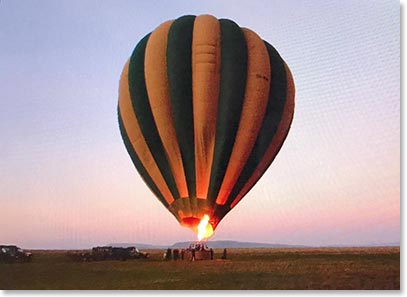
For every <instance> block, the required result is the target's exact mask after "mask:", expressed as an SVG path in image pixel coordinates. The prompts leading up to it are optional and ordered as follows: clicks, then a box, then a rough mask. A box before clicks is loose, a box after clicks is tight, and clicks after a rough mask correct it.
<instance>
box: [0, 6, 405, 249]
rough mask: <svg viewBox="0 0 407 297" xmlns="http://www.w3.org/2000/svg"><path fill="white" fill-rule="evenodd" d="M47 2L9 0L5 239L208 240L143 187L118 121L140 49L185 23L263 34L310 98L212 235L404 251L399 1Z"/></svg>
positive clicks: (1, 123) (1, 211) (3, 38)
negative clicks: (126, 74)
mask: <svg viewBox="0 0 407 297" xmlns="http://www.w3.org/2000/svg"><path fill="white" fill-rule="evenodd" d="M40 4H41V5H38V3H37V2H36V1H32V2H30V1H25V2H24V3H22V2H18V1H5V2H4V3H3V2H2V3H1V4H0V26H1V28H2V33H1V35H0V44H2V55H1V56H0V65H2V70H3V71H1V72H0V89H1V90H2V94H3V100H1V103H0V104H1V105H0V133H1V135H2V142H0V154H1V158H0V168H1V170H0V202H1V208H0V243H10V244H12V243H15V244H18V245H20V246H22V247H24V248H81V247H84V248H88V247H91V246H94V245H101V244H107V243H112V242H135V243H153V244H172V243H173V242H175V241H181V240H182V241H183V240H194V239H195V238H196V236H195V234H194V233H192V232H191V231H190V230H188V229H186V228H183V227H181V226H179V225H178V222H177V221H176V220H175V218H173V217H172V215H170V213H169V212H168V211H167V210H166V209H165V208H164V207H163V206H162V205H161V204H160V202H158V200H157V199H155V197H154V196H153V194H152V193H151V192H150V191H149V190H148V188H147V186H145V185H144V183H143V182H142V180H141V178H140V177H139V175H138V173H137V172H136V170H135V169H134V167H133V165H132V163H131V160H130V158H129V157H128V155H127V152H126V150H125V148H124V145H123V142H122V140H121V137H120V133H119V128H118V124H117V114H116V107H117V90H118V81H119V75H120V72H121V70H122V67H123V65H124V62H125V61H126V59H127V58H128V56H129V55H130V53H131V51H132V50H133V48H134V46H135V44H136V42H137V41H138V40H139V39H140V38H141V37H143V36H144V35H145V34H146V33H147V32H149V31H151V30H153V29H154V28H155V27H156V26H157V25H159V24H160V23H162V22H163V21H165V20H167V19H171V18H175V17H179V16H181V15H183V14H186V13H191V14H203V13H210V14H213V15H215V16H217V17H227V18H230V19H233V20H235V21H236V22H237V23H238V24H239V25H241V26H243V27H248V28H251V29H253V30H254V31H256V32H258V33H259V35H261V37H262V38H263V39H265V40H268V41H269V42H270V43H271V44H273V45H274V46H275V47H276V48H277V49H278V51H279V52H280V54H281V55H282V57H283V58H284V60H286V61H287V63H288V65H289V66H290V68H291V70H292V72H293V75H294V79H295V83H296V90H297V93H296V110H295V115H294V122H293V125H292V128H291V131H290V133H289V135H288V138H287V141H286V143H285V144H284V146H283V148H282V150H281V151H280V154H279V155H278V157H277V158H276V160H275V162H274V163H273V164H272V166H271V167H270V168H269V170H268V171H267V173H266V174H265V175H264V176H263V178H262V179H261V181H260V182H259V183H258V184H257V185H256V186H255V187H254V188H253V189H252V191H251V192H250V193H249V194H248V195H247V196H246V197H245V198H244V199H243V200H242V201H241V203H240V204H239V205H238V206H237V207H236V208H234V209H233V211H232V212H230V213H229V214H228V215H227V216H226V217H225V218H224V220H223V221H222V222H221V223H220V225H219V227H218V229H217V230H216V232H215V235H214V236H213V240H222V239H230V240H240V241H256V242H269V243H289V244H304V245H341V244H345V245H366V244H378V243H398V242H400V48H399V47H400V19H399V16H400V7H399V3H398V2H384V1H382V2H380V1H358V2H354V1H353V2H352V1H312V2H310V3H302V2H298V1H284V2H280V1H279V2H277V1H256V2H250V1H248V2H245V3H239V4H236V3H235V2H233V3H232V2H231V1H223V2H222V3H221V4H219V2H218V1H205V4H202V3H198V2H196V1H193V3H192V2H191V3H188V4H181V3H173V2H171V5H169V6H168V5H167V6H165V5H164V6H163V5H158V4H157V2H154V1H145V2H137V4H136V2H134V3H132V2H130V3H126V2H116V1H110V2H109V1H105V2H103V3H99V2H98V4H95V3H94V2H91V1H89V2H83V1H66V2H58V3H56V2H54V1H41V2H40ZM157 5H158V6H157ZM133 6H134V7H133ZM160 7H165V9H160ZM135 11H137V15H136V14H135ZM247 11H250V14H247ZM253 16H256V17H253Z"/></svg>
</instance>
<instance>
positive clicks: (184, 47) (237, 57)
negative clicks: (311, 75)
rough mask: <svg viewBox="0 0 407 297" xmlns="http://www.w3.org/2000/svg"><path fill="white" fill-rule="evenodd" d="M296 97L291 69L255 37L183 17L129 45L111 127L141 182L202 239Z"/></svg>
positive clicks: (278, 139)
mask: <svg viewBox="0 0 407 297" xmlns="http://www.w3.org/2000/svg"><path fill="white" fill-rule="evenodd" d="M294 96H295V89H294V82H293V77H292V74H291V72H290V70H289V68H288V66H287V65H286V63H285V62H284V61H283V59H282V58H281V57H280V55H279V53H278V52H277V51H276V49H274V47H273V46H271V45H270V44H269V43H267V42H266V41H264V40H262V39H261V38H260V37H259V36H258V35H257V34H256V33H254V32H253V31H251V30H249V29H246V28H240V27H239V26H238V25H237V24H236V23H234V22H233V21H231V20H228V19H219V20H218V19H217V18H215V17H213V16H210V15H200V16H193V15H187V16H182V17H180V18H178V19H176V20H170V21H167V22H165V23H163V24H161V25H160V26H158V27H157V28H156V29H155V30H154V31H153V32H151V33H149V34H147V35H146V36H145V37H144V38H143V39H141V41H140V42H139V43H138V44H137V46H136V47H135V49H134V51H133V53H132V55H131V57H130V58H129V60H128V61H127V63H126V64H125V66H124V69H123V72H122V75H121V79H120V89H119V104H118V121H119V127H120V131H121V135H122V138H123V141H124V144H125V146H126V149H127V151H128V153H129V155H130V157H131V159H132V161H133V163H134V165H135V167H136V169H137V171H138V172H139V173H140V175H141V177H142V178H143V180H144V182H145V183H146V184H147V185H148V187H149V188H150V189H151V191H152V192H153V193H154V195H155V196H156V197H157V198H158V199H159V200H160V201H161V203H162V204H163V205H164V206H165V207H166V208H167V209H168V210H169V211H170V212H171V213H172V214H173V215H174V216H175V218H176V219H177V220H178V221H179V222H180V224H181V225H183V226H186V227H190V228H191V229H193V230H194V231H195V232H198V231H199V232H200V235H199V236H200V237H201V238H202V237H209V236H210V235H211V234H212V232H213V231H214V230H215V229H216V227H217V226H218V224H219V222H220V221H221V220H222V218H223V217H224V216H225V215H226V214H227V213H228V212H229V211H230V210H231V209H233V208H234V207H235V206H236V205H237V204H238V203H239V201H241V199H242V198H243V197H244V196H245V195H246V194H247V193H248V191H249V190H250V189H251V188H252V187H253V186H254V185H255V184H256V182H257V181H258V180H259V179H260V178H261V176H262V175H263V174H264V172H265V171H266V170H267V168H268V167H269V166H270V164H271V163H272V161H273V160H274V158H275V157H276V155H277V153H278V152H279V150H280V148H281V146H282V145H283V142H284V140H285V138H286V137H287V134H288V131H289V129H290V125H291V122H292V119H293V113H294ZM202 230H203V231H202Z"/></svg>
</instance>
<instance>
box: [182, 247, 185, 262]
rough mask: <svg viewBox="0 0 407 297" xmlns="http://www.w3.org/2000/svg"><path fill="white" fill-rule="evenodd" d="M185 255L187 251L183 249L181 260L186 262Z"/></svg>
mask: <svg viewBox="0 0 407 297" xmlns="http://www.w3.org/2000/svg"><path fill="white" fill-rule="evenodd" d="M184 255H185V250H184V249H182V250H181V260H184Z"/></svg>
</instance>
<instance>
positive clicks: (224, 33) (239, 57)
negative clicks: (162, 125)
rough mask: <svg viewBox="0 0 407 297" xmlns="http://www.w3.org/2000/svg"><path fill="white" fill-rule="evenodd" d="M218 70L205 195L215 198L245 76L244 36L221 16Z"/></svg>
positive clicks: (230, 145) (231, 142) (236, 121)
mask: <svg viewBox="0 0 407 297" xmlns="http://www.w3.org/2000/svg"><path fill="white" fill-rule="evenodd" d="M219 22H220V28H221V74H220V91H219V103H218V113H217V122H216V137H215V149H214V157H213V163H212V170H211V178H210V184H209V191H208V198H207V199H209V200H211V201H215V200H216V198H217V195H218V193H219V190H220V186H221V185H222V181H223V178H224V176H225V172H226V169H227V166H228V163H229V159H230V155H231V153H232V149H233V145H234V141H235V137H236V133H237V129H238V127H239V121H240V115H241V112H242V107H243V101H244V95H245V89H246V76H247V47H246V40H245V38H244V35H243V32H242V30H241V29H240V27H239V26H238V25H237V24H236V23H234V22H233V21H231V20H227V19H221V20H219Z"/></svg>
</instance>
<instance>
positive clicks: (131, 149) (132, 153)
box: [117, 108, 168, 207]
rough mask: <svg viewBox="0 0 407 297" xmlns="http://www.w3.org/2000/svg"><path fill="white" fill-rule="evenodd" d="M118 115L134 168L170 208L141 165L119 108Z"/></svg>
mask: <svg viewBox="0 0 407 297" xmlns="http://www.w3.org/2000/svg"><path fill="white" fill-rule="evenodd" d="M117 113H118V118H119V128H120V133H121V135H122V138H123V142H124V145H125V147H126V149H127V152H128V153H129V155H130V158H131V160H132V161H133V164H134V166H135V167H136V169H137V171H138V172H139V174H140V176H141V178H142V179H143V180H144V182H145V183H146V184H147V186H148V187H149V188H150V190H151V191H152V192H153V193H154V195H155V196H156V197H157V198H158V200H160V201H161V203H162V204H164V206H165V207H168V202H167V201H166V200H165V198H164V196H163V195H162V194H161V192H160V190H159V189H158V187H157V186H156V184H155V183H154V181H153V180H152V179H151V177H150V175H149V174H148V172H147V170H146V169H145V167H144V166H143V164H142V163H141V161H140V158H139V157H138V155H137V153H136V151H135V150H134V147H133V146H132V144H131V142H130V140H129V137H128V135H127V132H126V129H125V128H124V125H123V120H122V117H121V114H120V109H119V108H117Z"/></svg>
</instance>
